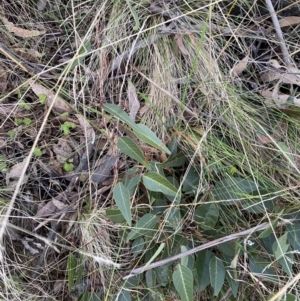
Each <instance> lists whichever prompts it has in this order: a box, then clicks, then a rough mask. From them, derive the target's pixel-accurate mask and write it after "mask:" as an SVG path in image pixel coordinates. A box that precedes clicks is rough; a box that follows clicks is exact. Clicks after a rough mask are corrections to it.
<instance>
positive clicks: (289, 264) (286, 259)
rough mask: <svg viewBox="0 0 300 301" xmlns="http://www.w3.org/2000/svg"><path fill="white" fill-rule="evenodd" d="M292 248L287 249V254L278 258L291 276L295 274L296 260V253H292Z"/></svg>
mask: <svg viewBox="0 0 300 301" xmlns="http://www.w3.org/2000/svg"><path fill="white" fill-rule="evenodd" d="M290 252H291V249H290V248H288V249H287V254H285V255H284V256H282V257H281V258H279V259H278V262H279V264H280V265H281V266H282V268H283V270H284V271H285V272H286V274H287V275H288V276H289V277H292V276H293V273H292V271H293V262H294V254H292V253H290Z"/></svg>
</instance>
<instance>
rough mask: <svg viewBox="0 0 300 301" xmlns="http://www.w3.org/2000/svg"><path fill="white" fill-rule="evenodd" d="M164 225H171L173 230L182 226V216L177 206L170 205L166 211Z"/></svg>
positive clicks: (177, 229)
mask: <svg viewBox="0 0 300 301" xmlns="http://www.w3.org/2000/svg"><path fill="white" fill-rule="evenodd" d="M165 215H166V217H165V220H166V225H167V226H170V227H172V228H173V229H174V230H175V231H179V230H181V228H182V218H181V214H180V210H179V209H178V208H177V207H174V206H173V207H171V208H170V210H167V211H166V214H165Z"/></svg>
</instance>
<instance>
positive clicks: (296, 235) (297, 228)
mask: <svg viewBox="0 0 300 301" xmlns="http://www.w3.org/2000/svg"><path fill="white" fill-rule="evenodd" d="M286 231H287V233H288V237H287V238H288V241H289V243H290V244H291V245H292V247H293V248H294V250H295V251H297V252H300V223H296V222H294V223H293V224H288V225H287V226H286Z"/></svg>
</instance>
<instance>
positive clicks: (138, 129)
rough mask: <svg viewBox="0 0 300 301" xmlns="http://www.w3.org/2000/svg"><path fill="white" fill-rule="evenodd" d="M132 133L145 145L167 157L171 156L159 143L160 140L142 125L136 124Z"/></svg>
mask: <svg viewBox="0 0 300 301" xmlns="http://www.w3.org/2000/svg"><path fill="white" fill-rule="evenodd" d="M133 132H134V134H135V135H136V136H137V137H138V138H139V139H140V140H141V141H144V142H145V143H148V144H149V145H151V146H153V147H155V148H157V149H160V150H161V151H163V152H165V153H166V154H168V155H170V154H171V152H170V151H169V149H168V148H167V147H166V146H165V145H164V144H163V143H162V142H161V141H160V139H159V138H158V137H157V136H156V135H155V134H154V132H152V131H151V130H150V129H149V128H148V127H147V126H145V125H144V124H141V123H139V124H136V125H135V127H134V128H133Z"/></svg>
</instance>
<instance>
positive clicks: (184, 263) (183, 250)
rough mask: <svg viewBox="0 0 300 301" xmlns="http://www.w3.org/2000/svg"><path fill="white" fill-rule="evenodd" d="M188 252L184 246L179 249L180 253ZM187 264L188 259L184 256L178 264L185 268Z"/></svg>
mask: <svg viewBox="0 0 300 301" xmlns="http://www.w3.org/2000/svg"><path fill="white" fill-rule="evenodd" d="M187 250H188V248H187V247H186V246H181V247H180V251H181V253H184V252H186V251H187ZM188 262H189V257H188V256H184V257H182V258H181V259H180V264H181V265H184V266H185V267H188Z"/></svg>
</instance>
